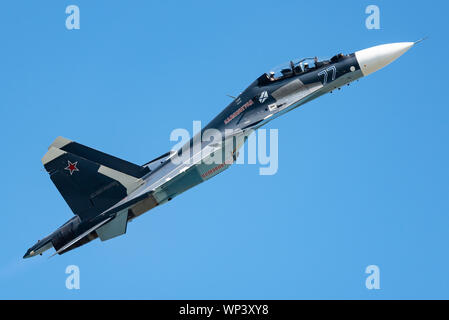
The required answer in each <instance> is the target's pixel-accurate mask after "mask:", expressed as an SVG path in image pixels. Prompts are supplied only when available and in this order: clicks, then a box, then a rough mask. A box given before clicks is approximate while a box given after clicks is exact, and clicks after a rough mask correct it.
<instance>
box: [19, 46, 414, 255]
mask: <svg viewBox="0 0 449 320" xmlns="http://www.w3.org/2000/svg"><path fill="white" fill-rule="evenodd" d="M417 42H419V41H417ZM417 42H400V43H390V44H384V45H379V46H375V47H371V48H368V49H364V50H361V51H357V52H355V53H351V54H346V55H345V54H341V53H340V54H337V55H335V56H333V57H332V58H331V59H329V60H319V59H317V58H305V59H298V60H294V61H290V63H288V64H287V65H286V66H285V67H282V68H279V70H272V71H271V72H268V73H264V74H262V75H261V76H260V77H259V78H257V79H256V80H255V81H254V82H253V83H251V85H250V86H249V87H248V88H247V89H246V90H244V91H243V92H242V93H241V94H240V95H239V96H238V97H236V98H235V99H234V100H233V101H232V102H231V103H230V104H229V105H228V106H227V107H226V108H225V109H224V110H223V111H222V112H221V113H220V114H218V116H216V117H215V118H214V119H213V120H212V121H211V122H210V123H209V124H208V125H207V126H206V127H204V128H203V129H202V130H201V131H200V132H199V133H198V134H197V135H195V136H194V137H193V138H192V139H191V140H190V141H189V142H188V143H186V145H184V146H183V147H182V148H180V149H179V150H174V151H169V152H167V153H165V154H163V155H161V156H159V157H157V158H156V159H154V160H152V161H150V162H148V163H146V164H144V165H137V164H134V163H131V162H128V161H125V160H122V159H119V158H116V157H114V156H111V155H108V154H106V153H103V152H100V151H97V150H95V149H92V148H89V147H86V146H84V145H82V144H79V143H77V142H74V141H71V140H69V139H66V138H62V137H58V138H56V140H55V141H54V142H53V143H52V144H51V145H50V147H49V148H48V152H47V153H46V154H45V155H44V157H43V158H42V163H43V165H44V167H45V169H46V171H47V172H48V173H49V174H50V178H51V180H52V181H53V183H54V184H55V186H56V188H57V189H58V191H59V192H60V193H61V195H62V196H63V198H64V200H65V201H66V202H67V204H68V205H69V207H70V209H71V210H72V211H73V213H74V214H75V216H74V217H72V218H71V219H70V220H69V221H67V222H66V223H65V224H64V225H62V226H61V227H60V228H58V229H57V230H56V231H54V232H53V233H51V234H50V235H48V236H47V237H45V238H43V239H42V240H39V241H38V242H37V243H36V244H35V245H33V246H32V247H31V248H29V249H28V251H27V252H26V253H25V255H24V258H29V257H33V256H36V255H39V254H42V253H43V252H44V251H46V250H48V249H50V248H51V247H53V248H54V249H55V253H54V254H63V253H65V252H67V251H70V250H72V249H74V248H77V247H79V246H82V245H84V244H86V243H88V242H90V241H92V240H94V239H96V238H100V239H101V240H102V241H105V240H108V239H111V238H114V237H117V236H119V235H122V234H124V233H126V228H127V223H128V221H130V220H132V219H135V218H136V217H138V216H140V215H141V214H143V213H144V212H147V211H148V210H150V209H153V208H154V207H156V206H159V205H162V204H164V203H166V202H167V201H170V200H171V199H173V198H174V197H176V196H177V195H179V194H181V193H183V192H184V191H186V190H188V189H190V188H192V187H193V186H196V185H198V184H200V183H202V182H204V181H206V180H209V179H210V178H212V177H214V176H215V175H217V174H219V173H221V172H223V171H224V170H226V169H228V168H229V167H230V166H231V165H232V163H233V162H234V161H235V160H236V157H237V156H238V150H239V149H240V148H241V147H242V146H243V145H244V143H245V141H246V138H247V137H248V136H249V135H250V134H251V132H254V131H255V130H257V129H258V128H260V127H262V126H263V125H265V124H267V123H268V122H269V121H271V120H273V119H275V118H277V117H279V116H280V115H283V114H285V113H287V112H289V111H291V110H293V109H295V108H297V107H299V106H301V105H303V104H305V103H306V102H309V101H311V100H313V99H316V98H318V97H320V96H322V95H323V94H326V93H329V92H332V91H333V90H335V89H338V88H340V87H342V86H344V85H347V84H349V83H351V82H353V81H355V80H357V79H359V78H362V77H364V76H367V75H369V74H371V73H373V72H375V71H377V70H379V69H381V68H383V67H385V66H386V65H388V64H390V63H391V62H393V61H394V60H396V59H397V58H399V57H400V56H401V55H402V54H404V53H405V52H406V51H408V50H409V49H410V48H411V47H413V46H414V45H415V44H416V43H417ZM208 129H215V130H216V131H218V132H220V133H222V138H221V139H220V140H212V139H211V140H210V141H208V140H207V139H206V140H205V141H204V139H201V138H199V137H201V135H202V134H203V133H204V132H205V131H206V130H208ZM186 150H187V151H186ZM217 153H218V154H221V155H222V162H221V163H217V162H216V161H207V160H210V159H211V157H212V156H213V155H216V154H217ZM175 158H176V159H177V161H174V159H175ZM181 158H183V160H182V161H179V160H180V159H181ZM186 160H187V161H186Z"/></svg>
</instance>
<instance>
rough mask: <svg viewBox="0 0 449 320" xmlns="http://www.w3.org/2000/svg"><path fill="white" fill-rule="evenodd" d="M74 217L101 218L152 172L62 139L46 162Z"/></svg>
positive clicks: (58, 139) (45, 157) (57, 140)
mask: <svg viewBox="0 0 449 320" xmlns="http://www.w3.org/2000/svg"><path fill="white" fill-rule="evenodd" d="M42 163H43V165H44V167H45V169H46V170H47V172H48V173H49V174H50V178H51V180H52V181H53V183H54V184H55V186H56V188H58V190H59V192H60V193H61V195H62V196H63V197H64V200H65V201H66V202H67V204H68V205H69V207H70V209H72V211H73V213H74V214H76V215H78V216H79V217H80V218H81V219H82V220H84V219H89V218H92V217H95V216H97V215H98V214H100V213H102V212H103V211H105V210H107V209H108V208H110V207H111V206H113V205H114V204H116V203H117V202H119V201H120V200H122V199H123V198H125V197H126V196H127V195H128V194H129V193H130V192H132V191H134V190H135V189H137V187H139V186H140V185H141V184H142V183H143V180H142V179H141V178H142V177H143V176H144V175H145V174H146V173H147V172H149V169H148V168H146V167H141V166H139V165H136V164H133V163H131V162H128V161H125V160H122V159H119V158H116V157H113V156H111V155H108V154H106V153H103V152H100V151H97V150H95V149H92V148H89V147H86V146H84V145H82V144H79V143H76V142H74V141H71V140H68V139H65V138H62V137H58V138H56V140H55V141H54V142H53V143H52V144H51V145H50V147H49V149H48V152H47V153H46V154H45V155H44V157H43V158H42Z"/></svg>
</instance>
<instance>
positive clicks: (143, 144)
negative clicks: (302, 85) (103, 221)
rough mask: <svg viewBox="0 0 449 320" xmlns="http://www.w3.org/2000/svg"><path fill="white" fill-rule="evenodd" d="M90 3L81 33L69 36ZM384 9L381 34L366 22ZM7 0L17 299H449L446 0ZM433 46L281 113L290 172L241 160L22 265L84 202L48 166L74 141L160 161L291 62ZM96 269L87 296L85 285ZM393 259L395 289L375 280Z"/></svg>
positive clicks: (10, 215)
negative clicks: (72, 12) (122, 226)
mask: <svg viewBox="0 0 449 320" xmlns="http://www.w3.org/2000/svg"><path fill="white" fill-rule="evenodd" d="M70 4H75V5H78V6H79V8H80V12H81V21H80V22H81V28H80V30H72V31H69V30H67V29H66V28H65V19H66V16H67V15H66V14H65V8H66V6H68V5H70ZM369 4H376V5H378V6H379V8H380V14H381V15H380V17H381V21H380V23H381V29H380V30H367V29H366V28H365V19H366V17H367V15H366V14H365V8H366V6H367V5H369ZM422 8H423V7H422V3H421V2H418V1H377V0H376V1H374V2H371V1H369V2H368V1H337V2H336V1H320V2H314V3H313V4H311V3H310V1H308V2H306V1H222V2H218V1H192V2H190V1H182V2H181V1H131V2H130V1H112V2H111V1H82V0H73V1H46V2H45V5H44V4H43V3H41V2H36V1H13V2H8V3H2V5H1V10H0V39H1V41H2V50H1V51H0V58H1V61H2V63H1V70H2V72H1V74H2V75H1V76H0V87H1V88H2V90H1V94H0V110H1V126H0V139H1V140H0V141H1V145H2V150H3V151H2V157H1V160H0V161H1V162H0V163H1V169H2V177H3V183H2V184H1V187H0V190H1V194H2V200H3V201H2V202H3V204H4V207H3V213H2V216H3V229H2V232H1V235H0V237H1V241H2V250H3V252H2V254H1V256H0V298H3V299H12V298H14V299H15V298H25V299H36V298H39V299H49V298H56V299H93V298H95V299H109V298H111V299H332V298H335V299H395V298H401V299H417V298H424V299H430V298H437V299H441V298H446V299H447V298H449V273H448V270H449V258H448V256H447V248H448V245H449V234H448V225H449V215H448V213H449V210H448V209H449V203H448V191H449V188H448V187H449V185H448V184H449V182H448V181H449V170H448V163H449V148H448V138H449V126H448V121H449V120H448V119H449V108H448V107H449V106H448V103H447V95H446V93H447V87H448V81H447V77H445V76H444V74H445V73H446V72H445V70H444V68H445V65H446V62H445V59H446V58H447V57H448V48H449V47H448V41H447V32H448V31H449V30H448V22H447V13H448V12H449V5H448V4H447V2H445V1H438V2H437V1H435V2H432V6H431V10H423V9H422ZM424 36H429V37H430V38H429V40H427V41H426V42H424V43H422V44H421V45H419V46H417V47H415V48H413V49H412V50H410V51H409V52H408V53H406V54H405V55H404V56H403V57H401V58H400V59H399V60H398V61H396V62H395V63H393V64H392V65H390V66H388V67H387V68H385V69H383V70H381V71H379V72H377V73H375V74H374V75H371V76H369V77H367V78H365V79H361V80H360V81H359V82H357V83H355V84H354V85H352V86H350V87H345V88H343V90H341V91H339V92H334V93H333V94H331V95H326V96H323V97H321V98H320V99H317V100H315V101H313V102H311V103H309V104H307V105H305V106H304V107H302V108H300V109H297V110H295V111H293V112H291V113H289V114H288V115H286V116H284V117H282V118H279V119H277V120H276V121H273V122H271V123H270V124H269V125H268V127H267V128H272V129H278V130H279V171H278V172H277V174H276V175H273V176H260V175H259V174H258V170H259V167H258V166H255V165H245V166H234V167H233V168H231V169H230V170H228V171H226V172H225V173H223V174H220V175H219V176H217V177H216V178H214V179H212V180H210V181H208V182H206V183H204V184H202V185H200V186H198V187H196V188H194V189H192V190H190V191H188V192H186V193H184V194H183V195H181V196H179V197H177V198H176V199H175V200H174V201H171V202H170V203H168V204H166V205H164V206H161V207H159V208H156V209H154V210H152V211H150V212H148V213H147V214H145V215H143V216H142V217H140V218H138V219H137V220H135V221H133V222H132V223H130V225H129V226H128V232H127V234H126V235H125V236H123V237H118V238H116V239H113V240H111V241H108V242H104V243H100V241H98V240H96V241H95V242H92V243H90V244H88V245H86V246H84V247H82V248H80V249H77V250H75V251H72V252H70V253H68V254H65V255H62V256H56V257H53V258H51V259H48V258H47V257H48V254H47V256H44V257H37V258H33V259H28V260H22V255H23V254H24V252H25V251H26V249H27V248H29V247H30V246H31V245H32V244H34V243H35V241H36V240H38V239H40V238H42V237H44V236H46V235H47V234H49V233H50V232H52V231H53V230H54V229H55V228H57V227H58V226H59V225H61V224H62V223H64V222H65V221H66V220H68V219H69V218H70V217H71V216H72V213H71V211H70V209H69V208H68V206H67V205H66V203H65V202H64V200H63V199H62V197H60V195H59V193H58V192H57V190H56V188H55V187H54V185H53V184H52V183H51V181H50V179H49V177H48V175H47V173H46V172H45V171H44V169H43V167H42V164H41V162H40V159H41V157H42V156H43V155H44V153H45V152H46V150H47V147H48V145H49V144H50V143H51V142H52V141H53V139H54V138H55V137H57V136H59V135H62V136H65V137H68V138H70V139H73V140H76V141H78V142H80V143H83V144H86V145H89V146H91V147H94V148H97V149H100V150H102V151H105V152H107V153H110V154H113V155H115V156H118V157H121V158H124V159H127V160H129V161H133V162H135V163H139V164H143V163H145V162H146V161H148V160H150V159H152V158H154V157H156V156H158V155H160V154H162V153H164V152H166V151H167V150H169V149H170V147H171V146H172V145H173V142H170V141H169V134H170V132H171V131H172V130H173V129H175V128H188V129H190V128H191V126H192V121H193V120H201V121H202V122H203V124H205V123H207V122H208V121H210V120H211V119H212V118H213V117H214V116H215V115H216V114H217V113H218V112H220V111H221V110H222V109H223V108H224V107H225V106H226V105H227V104H228V103H229V102H230V99H229V97H227V96H226V94H230V95H237V94H238V93H239V92H240V91H242V90H243V89H245V88H246V86H247V85H249V84H250V83H251V82H252V81H253V80H254V79H255V78H257V77H258V76H259V75H260V74H262V72H265V71H267V70H268V69H269V68H270V67H272V66H276V65H279V64H281V63H283V62H285V61H288V60H289V59H291V58H297V57H306V56H320V57H330V56H332V55H334V54H335V53H338V52H344V53H350V52H354V51H356V50H359V49H363V48H366V47H370V46H373V45H377V44H382V43H389V42H399V41H414V40H417V39H419V38H421V37H424ZM72 264H74V265H77V266H79V268H80V271H81V289H80V290H67V289H66V287H65V279H66V277H67V275H66V274H65V268H66V267H67V266H68V265H72ZM372 264H374V265H378V266H379V268H380V272H381V278H380V286H381V289H380V290H367V289H366V288H365V279H366V277H367V275H366V274H365V273H364V271H365V268H366V267H367V266H368V265H372Z"/></svg>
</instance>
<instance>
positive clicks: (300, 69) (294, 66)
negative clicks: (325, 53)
mask: <svg viewBox="0 0 449 320" xmlns="http://www.w3.org/2000/svg"><path fill="white" fill-rule="evenodd" d="M345 57H346V56H345V55H343V54H342V53H339V54H337V55H335V56H333V57H332V58H331V59H328V60H326V59H324V60H319V59H318V58H317V57H314V58H303V59H295V60H291V61H290V62H288V63H285V64H282V65H280V66H277V67H275V68H273V69H271V70H270V71H269V72H268V73H265V74H263V75H262V76H261V77H259V79H258V80H259V85H266V84H269V83H271V82H273V81H279V80H283V79H286V78H290V77H293V76H295V75H300V74H303V73H308V72H310V71H312V70H316V69H319V68H321V67H323V66H325V65H328V64H331V63H335V62H338V61H340V60H341V59H344V58H345Z"/></svg>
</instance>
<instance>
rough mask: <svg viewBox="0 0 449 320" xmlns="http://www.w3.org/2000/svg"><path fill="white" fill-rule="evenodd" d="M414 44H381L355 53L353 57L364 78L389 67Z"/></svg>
mask: <svg viewBox="0 0 449 320" xmlns="http://www.w3.org/2000/svg"><path fill="white" fill-rule="evenodd" d="M414 44H415V42H397V43H389V44H383V45H380V46H375V47H371V48H367V49H363V50H360V51H357V52H356V53H355V56H356V58H357V61H358V62H359V65H360V69H361V70H362V73H363V75H364V76H367V75H369V74H371V73H373V72H376V71H377V70H379V69H382V68H383V67H385V66H387V65H389V64H390V63H392V62H393V61H394V60H396V59H397V58H399V57H400V56H402V55H403V54H404V53H405V52H407V51H408V50H409V49H410V48H411V47H413V45H414Z"/></svg>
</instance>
